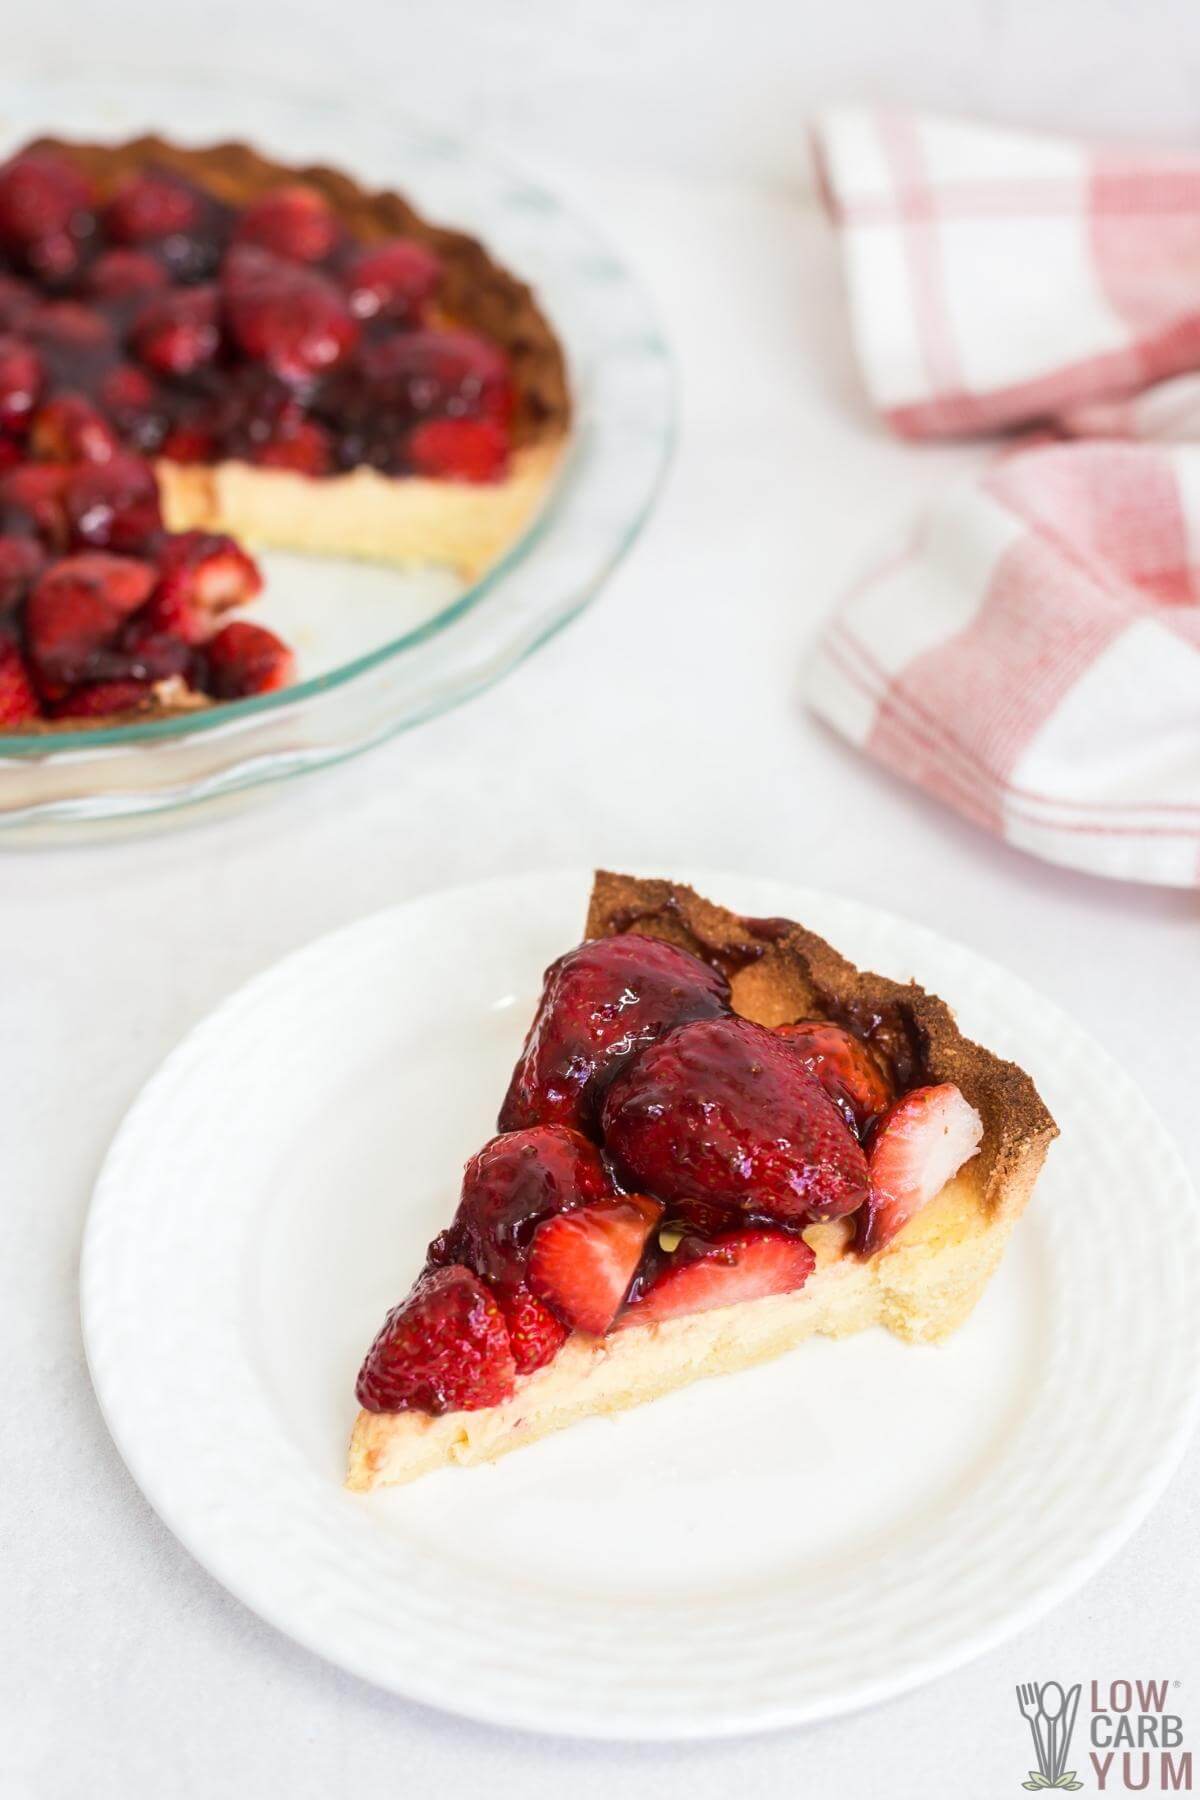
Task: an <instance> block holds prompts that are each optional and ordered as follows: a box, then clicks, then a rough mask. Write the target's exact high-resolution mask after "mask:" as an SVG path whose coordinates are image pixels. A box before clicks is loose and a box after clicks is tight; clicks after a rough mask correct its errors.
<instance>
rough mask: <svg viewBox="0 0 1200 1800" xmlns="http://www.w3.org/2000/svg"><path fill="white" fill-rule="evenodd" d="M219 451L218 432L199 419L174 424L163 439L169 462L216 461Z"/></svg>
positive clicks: (164, 450)
mask: <svg viewBox="0 0 1200 1800" xmlns="http://www.w3.org/2000/svg"><path fill="white" fill-rule="evenodd" d="M218 452H219V445H218V443H217V436H216V433H215V432H214V431H213V430H212V429H211V427H210V426H208V425H205V424H203V423H201V422H200V421H199V420H197V419H185V420H181V421H180V423H179V424H177V425H172V426H171V427H170V429H169V430H168V431H167V432H166V434H165V435H164V437H163V440H162V453H163V455H164V456H165V457H166V458H167V460H168V461H169V462H178V463H206V462H215V461H216V459H217V455H218Z"/></svg>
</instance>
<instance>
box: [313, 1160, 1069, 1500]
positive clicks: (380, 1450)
mask: <svg viewBox="0 0 1200 1800" xmlns="http://www.w3.org/2000/svg"><path fill="white" fill-rule="evenodd" d="M1044 1152H1045V1146H1044V1145H1036V1146H1033V1147H1032V1148H1031V1151H1030V1153H1029V1155H1028V1156H1027V1158H1026V1161H1025V1164H1024V1166H1023V1167H1022V1168H1021V1169H1020V1170H1019V1171H1015V1172H1014V1175H1013V1177H1012V1181H1013V1187H1014V1188H1016V1187H1017V1186H1019V1187H1020V1188H1021V1189H1022V1190H1023V1192H1021V1193H1020V1194H1018V1193H1016V1192H1013V1193H1012V1194H1011V1199H1012V1202H1013V1204H1012V1206H1011V1207H1010V1208H1008V1209H1006V1210H1005V1211H1004V1212H1003V1213H1002V1214H996V1213H992V1214H990V1215H989V1214H988V1213H987V1212H986V1211H985V1210H984V1208H983V1207H982V1206H981V1204H980V1195H979V1192H978V1188H977V1184H976V1183H975V1181H974V1180H973V1179H972V1177H971V1174H970V1170H969V1166H968V1169H967V1170H964V1171H963V1172H962V1174H960V1175H959V1176H958V1177H956V1179H955V1180H954V1181H952V1182H950V1183H948V1184H947V1186H946V1187H945V1188H944V1189H943V1190H942V1192H941V1193H940V1194H939V1195H938V1197H937V1199H936V1200H934V1201H932V1202H931V1203H930V1204H929V1206H927V1207H926V1208H925V1210H924V1211H923V1212H922V1213H921V1214H920V1215H919V1216H918V1217H917V1218H916V1219H914V1220H913V1221H912V1223H911V1224H910V1225H909V1226H908V1227H907V1228H906V1229H905V1230H904V1231H903V1232H901V1233H900V1235H899V1236H898V1237H897V1238H896V1239H895V1241H894V1242H893V1243H892V1244H891V1245H890V1246H889V1248H888V1249H887V1250H885V1251H883V1252H882V1253H881V1254H880V1255H878V1256H876V1257H873V1258H872V1259H871V1260H870V1261H868V1262H861V1261H860V1260H859V1259H858V1258H857V1257H856V1256H854V1255H853V1254H852V1253H851V1252H850V1251H849V1250H848V1247H847V1246H848V1239H849V1231H848V1228H847V1226H846V1225H845V1224H844V1223H841V1224H830V1225H817V1226H812V1227H810V1228H809V1230H808V1231H806V1232H805V1237H806V1238H807V1239H808V1241H809V1243H810V1244H811V1245H812V1247H813V1249H814V1250H815V1251H816V1253H817V1267H816V1269H815V1271H814V1272H813V1274H812V1275H811V1276H810V1277H809V1280H808V1282H807V1283H806V1285H805V1286H804V1288H802V1289H801V1291H800V1292H799V1293H796V1294H782V1295H778V1296H776V1297H775V1298H772V1299H766V1300H753V1301H746V1302H743V1303H741V1304H740V1305H736V1306H726V1307H721V1308H719V1309H717V1310H714V1311H712V1312H705V1313H693V1314H691V1315H689V1316H688V1317H686V1318H681V1319H672V1320H669V1321H667V1322H666V1323H664V1324H661V1325H645V1326H633V1327H629V1328H627V1329H626V1330H623V1331H616V1332H613V1333H612V1334H611V1335H610V1336H608V1337H606V1338H591V1337H585V1336H583V1335H582V1334H581V1333H578V1332H577V1333H576V1334H575V1335H574V1336H573V1337H571V1338H569V1339H568V1340H567V1342H566V1344H564V1346H563V1348H562V1349H561V1350H560V1351H559V1353H558V1355H557V1356H556V1357H555V1358H554V1360H553V1362H551V1363H549V1364H547V1366H546V1367H545V1368H543V1369H539V1370H537V1371H536V1372H535V1373H534V1374H532V1375H527V1376H524V1377H522V1378H521V1379H519V1380H518V1382H517V1388H516V1392H515V1393H514V1394H513V1396H512V1398H511V1399H509V1400H506V1401H505V1402H504V1403H503V1404H502V1405H500V1406H494V1407H488V1408H485V1409H483V1410H481V1411H478V1412H456V1413H443V1414H442V1415H441V1416H439V1417H434V1416H431V1415H430V1414H428V1413H418V1412H408V1413H369V1412H360V1413H359V1415H358V1420H357V1423H356V1424H355V1427H354V1433H353V1436H352V1439H351V1443H350V1457H349V1470H348V1474H347V1481H346V1485H347V1486H348V1487H349V1488H351V1489H353V1490H354V1491H356V1492H358V1493H366V1492H369V1491H370V1490H371V1489H372V1488H376V1487H382V1486H385V1485H395V1484H398V1483H402V1482H408V1481H414V1480H416V1479H417V1477H418V1476H420V1475H427V1474H429V1473H430V1472H431V1471H432V1470H434V1469H438V1468H441V1467H443V1466H445V1465H447V1464H459V1465H461V1466H465V1467H470V1466H472V1465H474V1464H478V1463H484V1462H493V1461H494V1460H495V1459H496V1458H497V1457H500V1456H505V1455H507V1453H508V1452H509V1451H510V1450H519V1449H520V1448H521V1447H522V1446H523V1445H525V1444H530V1443H533V1442H534V1441H535V1440H536V1439H537V1438H541V1437H546V1436H548V1435H549V1434H550V1433H551V1432H554V1431H561V1430H563V1429H565V1428H566V1427H567V1426H569V1425H574V1424H576V1423H577V1422H578V1421H579V1420H581V1419H585V1418H589V1417H591V1416H592V1415H596V1414H606V1413H608V1414H611V1413H617V1412H623V1411H625V1410H626V1409H627V1408H629V1407H633V1406H641V1405H642V1404H643V1403H644V1402H646V1401H648V1400H656V1399H658V1398H659V1397H660V1396H662V1395H664V1394H669V1393H671V1392H672V1391H673V1390H674V1389H676V1388H681V1387H686V1386H688V1385H689V1384H690V1383H691V1382H693V1381H699V1380H702V1379H704V1378H705V1377H707V1376H711V1375H727V1374H732V1373H733V1372H735V1371H736V1370H739V1369H746V1368H750V1367H751V1366H752V1365H754V1364H755V1363H761V1362H768V1361H770V1360H771V1359H773V1358H774V1357H777V1356H781V1355H782V1354H783V1353H784V1352H785V1351H788V1350H791V1349H793V1348H794V1347H795V1346H796V1345H797V1344H799V1343H801V1342H803V1340H804V1339H805V1338H808V1337H813V1336H815V1335H818V1334H820V1335H822V1336H826V1337H847V1336H849V1335H850V1334H851V1333H853V1332H856V1331H864V1330H866V1329H867V1328H868V1327H869V1326H872V1325H881V1326H883V1327H884V1328H885V1329H887V1330H888V1331H891V1332H893V1333H894V1334H895V1335H896V1336H898V1337H901V1338H904V1339H906V1340H908V1341H909V1342H912V1343H931V1342H936V1341H937V1340H938V1339H939V1338H944V1337H946V1336H948V1335H949V1333H950V1332H952V1331H954V1330H956V1329H957V1328H958V1326H960V1325H961V1324H962V1323H963V1321H964V1320H965V1319H966V1318H967V1316H968V1314H969V1313H970V1312H971V1310H972V1308H973V1307H974V1305H975V1303H976V1301H977V1300H978V1299H979V1297H980V1295H981V1294H982V1293H983V1290H984V1288H985V1287H986V1286H987V1283H988V1281H989V1280H990V1278H991V1276H992V1274H993V1273H994V1271H995V1269H996V1265H997V1263H998V1262H999V1260H1000V1257H1001V1254H1002V1252H1003V1250H1004V1246H1005V1244H1006V1243H1007V1241H1008V1238H1009V1235H1010V1233H1011V1230H1012V1226H1013V1224H1014V1222H1015V1219H1016V1217H1017V1215H1018V1214H1019V1212H1020V1211H1021V1208H1022V1206H1023V1204H1024V1201H1025V1200H1026V1199H1027V1198H1028V1194H1029V1191H1030V1190H1031V1189H1032V1187H1033V1184H1034V1182H1035V1180H1036V1179H1037V1174H1038V1170H1039V1169H1040V1167H1041V1163H1042V1158H1043V1155H1044Z"/></svg>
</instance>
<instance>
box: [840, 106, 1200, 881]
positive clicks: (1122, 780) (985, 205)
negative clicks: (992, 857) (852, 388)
mask: <svg viewBox="0 0 1200 1800" xmlns="http://www.w3.org/2000/svg"><path fill="white" fill-rule="evenodd" d="M820 151H821V158H822V163H823V168H824V173H825V179H826V184H827V188H828V192H829V197H830V203H831V206H832V209H833V212H834V216H835V218H836V219H837V220H838V221H839V223H840V226H841V231H842V239H843V244H844V247H845V252H846V262H847V269H848V274H849V287H850V297H851V305H852V310H853V317H854V328H855V333H856V336H857V339H858V343H859V349H860V353H861V356H862V361H863V367H864V369H865V371H866V377H867V382H868V386H869V388H870V391H871V394H872V397H873V398H874V400H875V401H876V403H877V405H878V406H879V407H880V409H881V410H882V411H883V413H884V414H885V415H886V417H887V418H888V419H889V421H890V422H891V423H892V424H893V425H894V426H895V427H896V428H897V429H898V430H900V431H902V432H904V433H906V434H908V435H912V436H921V435H929V434H933V433H942V432H962V431H981V430H994V429H999V428H1003V427H1005V426H1011V425H1014V424H1016V423H1018V422H1032V421H1034V420H1037V419H1043V420H1044V419H1046V418H1047V417H1048V416H1049V415H1051V414H1055V413H1058V414H1059V415H1060V416H1059V418H1058V419H1057V421H1056V423H1057V426H1058V429H1059V430H1060V431H1061V430H1062V429H1064V428H1065V429H1066V430H1068V431H1090V432H1092V433H1094V434H1095V435H1093V436H1092V437H1091V438H1090V440H1089V441H1065V442H1064V441H1061V439H1060V441H1057V442H1055V441H1050V442H1045V441H1043V442H1041V443H1039V444H1038V445H1037V446H1036V447H1034V448H1026V449H1018V450H1017V451H1015V452H1011V451H1010V452H1009V453H1008V454H1005V455H1003V456H1001V457H998V458H996V459H995V460H993V461H992V462H991V464H990V466H989V467H988V468H987V470H986V471H985V472H984V473H983V474H982V475H981V476H979V477H977V478H975V479H974V480H972V481H970V482H967V483H965V484H962V485H960V486H958V487H956V488H955V489H953V490H952V491H951V492H950V493H948V494H947V495H945V496H944V497H943V498H942V499H941V500H940V501H938V502H937V503H935V505H934V506H933V507H932V508H931V509H930V511H929V512H928V514H927V515H926V516H925V517H924V518H923V519H921V520H920V521H919V523H918V524H917V525H916V527H915V528H914V529H913V530H912V531H911V532H910V533H909V534H908V535H907V537H906V538H905V540H904V541H903V543H902V544H900V545H899V546H897V548H896V550H895V551H894V553H893V554H892V555H891V556H889V557H888V558H887V559H886V560H885V561H884V562H882V563H881V564H879V565H877V566H876V567H875V568H874V570H873V571H872V572H871V573H869V574H868V575H867V577H866V578H865V579H864V580H862V581H861V582H860V583H859V584H858V586H857V587H856V588H855V589H854V590H853V591H852V592H851V593H850V594H849V595H848V596H847V597H846V598H845V600H844V601H843V602H842V604H841V605H840V607H839V609H838V610H837V612H836V613H835V615H834V617H833V618H832V619H831V620H830V621H829V623H828V624H827V625H826V627H825V629H824V631H823V633H822V635H821V637H820V639H819V641H818V644H817V646H816V648H815V651H814V654H813V656H812V659H811V661H810V665H809V670H808V693H809V698H810V701H811V703H812V705H813V706H814V708H815V709H816V711H817V712H819V713H820V714H821V715H822V716H823V717H824V718H825V719H827V720H828V721H829V722H830V723H831V724H832V725H834V726H835V727H836V728H837V729H838V730H839V731H840V732H842V733H843V735H844V736H846V737H848V738H849V739H850V740H851V742H853V743H855V744H857V745H859V746H860V747H861V748H863V749H865V750H866V751H868V752H869V753H870V754H872V755H873V756H875V757H877V758H878V759H879V761H881V762H883V763H885V764H887V765H888V766H889V767H890V768H893V769H895V770H897V771H899V772H900V773H902V774H904V775H906V776H907V777H908V778H909V779H910V780H912V781H914V782H916V783H918V784H919V785H920V786H922V787H924V788H926V789H927V790H928V791H929V792H930V793H932V794H934V795H936V796H937V797H938V798H940V799H942V800H944V801H946V802H948V803H949V804H950V805H951V806H953V807H955V808H957V809H958V811H959V812H962V813H965V814H966V815H967V817H969V818H971V819H973V820H975V821H976V822H977V823H978V824H980V825H983V826H985V827H987V828H989V829H990V830H992V831H994V832H996V833H997V834H999V835H1000V836H1002V837H1004V838H1006V839H1007V840H1008V842H1010V843H1012V844H1015V845H1018V846H1020V847H1021V848H1022V849H1025V850H1029V851H1032V852H1034V853H1036V854H1037V855H1040V856H1043V857H1045V858H1047V859H1048V860H1050V861H1052V862H1058V863H1064V864H1067V865H1069V866H1071V867H1073V868H1078V869H1086V870H1088V871H1090V872H1091V873H1094V874H1099V875H1109V876H1114V877H1117V878H1121V879H1125V880H1131V881H1148V882H1158V883H1163V884H1167V885H1171V886H1179V887H1191V886H1200V375H1196V374H1190V375H1189V374H1181V373H1178V372H1179V371H1182V370H1186V369H1187V368H1189V367H1194V368H1200V157H1197V158H1193V159H1184V158H1180V157H1176V158H1171V157H1167V156H1165V155H1164V156H1160V157H1156V158H1153V159H1145V160H1142V159H1137V160H1134V159H1128V158H1126V159H1123V160H1117V159H1113V158H1108V157H1103V156H1097V155H1095V154H1093V153H1091V152H1088V151H1084V150H1081V149H1078V148H1076V147H1073V146H1071V145H1069V144H1067V145H1064V144H1062V143H1058V142H1055V141H1053V140H1050V139H1043V138H1034V137H1029V136H1025V135H1023V134H1017V133H1009V132H1000V131H992V130H986V129H981V128H978V127H974V126H967V125H959V124H951V123H948V122H946V121H942V120H937V119H934V120H930V119H923V118H922V119H914V118H904V117H897V116H896V115H894V114H888V115H883V114H879V113H876V112H865V111H854V112H841V113H837V114H834V115H832V116H831V117H830V118H829V119H827V120H826V121H825V123H824V125H823V127H822V128H821V132H820ZM1172 371H1174V372H1176V373H1175V378H1174V379H1173V380H1168V381H1166V382H1164V383H1163V385H1162V386H1161V387H1159V388H1157V389H1152V390H1151V391H1150V392H1149V393H1146V394H1143V395H1140V396H1139V395H1135V394H1134V393H1133V392H1132V391H1131V388H1132V384H1139V385H1140V384H1144V383H1146V382H1148V381H1152V380H1154V379H1156V378H1157V377H1160V376H1165V375H1167V374H1168V372H1172ZM1189 416H1190V419H1191V421H1192V423H1193V424H1194V425H1195V427H1196V430H1195V433H1194V435H1195V436H1196V437H1197V439H1198V443H1197V446H1195V447H1193V446H1191V445H1187V444H1177V443H1168V442H1166V441H1160V442H1156V443H1149V442H1138V443H1134V442H1129V441H1124V442H1121V441H1113V440H1114V439H1119V438H1120V437H1122V436H1124V437H1125V438H1126V439H1128V437H1129V436H1130V435H1137V436H1143V437H1146V436H1154V437H1157V438H1159V439H1160V440H1167V439H1171V438H1175V437H1187V436H1188V435H1189V426H1188V419H1189ZM1102 434H1107V435H1102Z"/></svg>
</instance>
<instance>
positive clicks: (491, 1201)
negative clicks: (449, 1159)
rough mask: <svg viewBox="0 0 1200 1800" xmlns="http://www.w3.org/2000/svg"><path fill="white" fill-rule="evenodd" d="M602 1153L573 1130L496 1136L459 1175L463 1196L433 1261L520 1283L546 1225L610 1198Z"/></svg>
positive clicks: (500, 1283)
mask: <svg viewBox="0 0 1200 1800" xmlns="http://www.w3.org/2000/svg"><path fill="white" fill-rule="evenodd" d="M612 1191H613V1188H612V1182H611V1181H610V1180H609V1176H608V1171H607V1170H606V1169H605V1167H604V1164H603V1163H602V1162H601V1160H600V1153H599V1151H598V1150H597V1149H596V1147H595V1145H594V1144H590V1143H589V1142H588V1141H587V1139H586V1138H585V1137H582V1136H581V1135H580V1134H579V1132H577V1131H568V1130H566V1129H565V1128H564V1127H562V1126H560V1125H544V1126H537V1127H535V1128H534V1129H533V1130H531V1131H510V1132H507V1133H505V1134H504V1135H503V1136H501V1137H495V1138H493V1139H492V1140H491V1142H490V1143H488V1144H485V1145H484V1147H483V1149H482V1150H480V1151H479V1152H478V1153H477V1154H476V1155H475V1156H473V1157H472V1158H471V1160H470V1162H469V1163H468V1164H467V1166H466V1169H465V1170H464V1171H463V1184H462V1198H461V1199H460V1201H459V1204H458V1211H457V1212H456V1213H455V1215H454V1221H453V1223H452V1224H451V1226H450V1229H449V1231H448V1232H447V1233H446V1234H445V1238H444V1242H443V1247H442V1248H441V1249H437V1248H436V1247H435V1252H432V1253H431V1254H435V1259H436V1260H446V1259H447V1258H452V1259H453V1260H454V1261H456V1262H463V1263H466V1264H467V1265H468V1267H470V1268H472V1269H474V1270H475V1272H476V1274H478V1275H482V1276H485V1277H486V1278H487V1280H488V1281H490V1282H492V1283H494V1284H495V1285H496V1286H497V1287H498V1288H507V1287H514V1286H516V1285H517V1284H519V1283H520V1282H522V1281H524V1279H525V1265H526V1260H527V1257H528V1253H529V1245H530V1243H531V1242H532V1239H533V1234H534V1231H535V1230H536V1229H537V1227H538V1226H539V1225H540V1224H541V1222H542V1220H543V1219H548V1218H550V1217H551V1215H552V1214H554V1213H560V1212H566V1211H567V1210H569V1209H570V1208H571V1207H574V1206H586V1205H588V1204H589V1203H590V1202H592V1201H594V1200H602V1199H608V1198H610V1197H611V1195H612Z"/></svg>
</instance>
